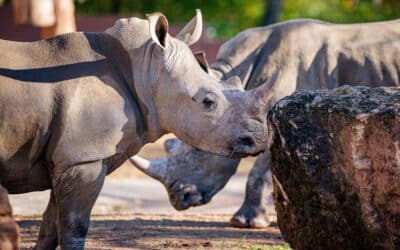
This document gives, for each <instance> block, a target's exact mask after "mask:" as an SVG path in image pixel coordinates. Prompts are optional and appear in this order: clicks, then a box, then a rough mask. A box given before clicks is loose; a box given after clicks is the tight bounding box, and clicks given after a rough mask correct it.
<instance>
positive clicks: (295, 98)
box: [268, 86, 400, 249]
mask: <svg viewBox="0 0 400 250" xmlns="http://www.w3.org/2000/svg"><path fill="white" fill-rule="evenodd" d="M268 122H269V125H268V126H269V132H270V133H269V138H270V140H269V142H270V145H269V146H270V151H271V159H270V160H271V167H272V173H273V184H274V200H275V206H276V211H277V219H278V224H279V227H280V229H281V231H282V235H283V236H284V238H285V240H287V241H288V242H289V243H290V245H291V247H292V248H294V249H400V88H383V87H381V88H367V87H350V86H343V87H340V88H337V89H333V90H320V91H305V92H299V93H295V94H293V95H291V96H288V97H285V98H283V99H282V100H280V101H279V102H278V103H276V105H275V106H274V107H273V108H272V109H271V111H270V112H269V114H268Z"/></svg>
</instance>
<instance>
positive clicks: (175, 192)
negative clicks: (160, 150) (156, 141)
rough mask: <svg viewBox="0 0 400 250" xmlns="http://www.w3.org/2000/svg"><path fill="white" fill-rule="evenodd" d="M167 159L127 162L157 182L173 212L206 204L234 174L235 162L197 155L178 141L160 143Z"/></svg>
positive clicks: (142, 159) (198, 152)
mask: <svg viewBox="0 0 400 250" xmlns="http://www.w3.org/2000/svg"><path fill="white" fill-rule="evenodd" d="M164 147H165V149H166V150H167V152H168V157H164V158H161V159H158V160H146V159H144V158H141V157H140V156H134V157H131V158H130V160H131V162H132V163H133V164H134V165H135V166H136V167H138V168H139V169H140V170H142V171H143V172H144V173H146V174H147V175H150V176H151V177H153V178H155V179H157V180H159V181H160V182H162V183H163V184H164V186H165V188H166V189H167V191H168V195H169V199H170V202H171V204H172V205H173V207H174V208H175V209H177V210H183V209H187V208H189V207H190V206H199V205H203V204H206V203H208V202H209V201H210V200H211V198H212V197H213V196H214V195H215V194H216V193H218V191H220V190H221V189H222V188H223V187H224V186H225V184H226V183H227V182H228V180H229V178H230V177H231V176H232V175H233V174H234V173H235V172H236V168H237V165H238V162H239V159H232V158H226V157H222V156H217V155H213V154H210V153H207V152H204V151H200V150H198V149H196V148H194V147H191V146H189V145H187V144H185V143H183V142H181V141H180V140H178V139H168V140H166V141H165V143H164Z"/></svg>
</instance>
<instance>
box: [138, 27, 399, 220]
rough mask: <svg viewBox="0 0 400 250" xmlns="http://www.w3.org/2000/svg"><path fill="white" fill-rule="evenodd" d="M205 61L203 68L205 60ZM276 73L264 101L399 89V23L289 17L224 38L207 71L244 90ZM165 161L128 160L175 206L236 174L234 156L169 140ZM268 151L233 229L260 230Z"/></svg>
mask: <svg viewBox="0 0 400 250" xmlns="http://www.w3.org/2000/svg"><path fill="white" fill-rule="evenodd" d="M204 65H206V64H205V63H204ZM278 68H279V69H280V71H281V76H280V78H279V79H278V80H277V86H276V87H275V88H274V89H273V90H272V91H273V93H270V94H271V95H272V97H271V103H270V105H272V104H274V102H275V101H276V100H279V99H281V98H282V97H284V96H287V95H290V94H292V93H293V92H294V91H295V90H306V89H308V90H312V89H326V88H335V87H338V86H340V85H343V84H351V85H368V86H399V83H400V20H395V21H389V22H377V23H365V24H343V25H335V24H330V23H326V22H321V21H317V20H294V21H289V22H283V23H279V24H275V25H270V26H266V27H260V28H255V29H249V30H246V31H243V32H241V33H239V34H238V35H237V36H236V37H235V38H233V39H231V40H229V41H227V42H226V43H224V44H223V45H222V46H221V48H220V50H219V52H218V55H217V60H216V62H215V63H214V64H212V66H211V69H210V72H211V74H213V75H216V76H217V77H220V78H222V79H225V78H228V77H230V76H231V75H238V76H239V77H240V78H241V80H242V82H243V84H244V85H245V87H246V89H251V88H255V87H257V86H259V85H260V84H261V83H262V82H264V81H265V80H266V79H269V78H270V77H271V76H272V74H273V72H275V71H276V69H278ZM165 147H166V149H167V151H168V153H169V156H168V157H167V158H163V159H160V160H154V161H147V160H145V159H142V158H140V157H138V156H135V157H133V158H132V159H131V160H132V162H133V163H134V164H135V165H137V166H138V167H139V168H140V169H142V170H143V171H144V172H145V173H147V174H149V175H150V176H152V177H154V178H156V179H158V180H160V181H161V182H162V183H163V184H164V186H165V187H166V189H167V190H168V194H169V198H170V201H171V203H172V205H173V206H174V207H175V208H176V209H178V210H182V209H186V208H188V207H190V206H197V205H202V204H206V203H207V202H209V201H210V200H211V198H212V197H213V195H215V194H216V193H217V192H218V191H219V190H221V189H222V188H223V187H224V185H225V184H226V183H227V181H228V180H229V178H230V177H231V176H232V175H233V174H234V173H235V171H236V168H237V165H238V163H239V160H237V159H230V158H226V157H220V156H215V155H212V154H209V153H205V152H202V151H200V150H198V149H196V148H193V147H191V146H189V145H186V144H184V143H181V142H180V141H178V140H176V139H170V140H167V141H166V142H165ZM268 160H269V157H268V150H267V151H266V152H265V153H263V154H261V155H260V156H258V158H257V160H256V163H255V165H254V167H253V168H252V170H251V171H250V174H249V177H248V181H247V186H246V196H245V199H244V203H243V205H242V207H241V208H240V209H239V211H238V212H236V214H235V215H234V216H233V218H232V219H231V223H232V224H233V225H234V226H238V227H253V228H257V227H265V226H268V225H269V221H268V220H267V218H266V216H265V212H264V211H265V206H264V203H263V202H264V201H265V200H266V197H265V195H267V194H266V192H265V184H266V180H269V181H267V183H268V182H270V180H271V175H270V172H269V164H268Z"/></svg>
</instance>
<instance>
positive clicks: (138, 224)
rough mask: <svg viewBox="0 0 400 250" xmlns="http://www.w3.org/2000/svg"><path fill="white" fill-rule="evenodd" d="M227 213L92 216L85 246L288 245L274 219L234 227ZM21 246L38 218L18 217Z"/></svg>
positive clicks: (30, 241)
mask: <svg viewBox="0 0 400 250" xmlns="http://www.w3.org/2000/svg"><path fill="white" fill-rule="evenodd" d="M229 218H230V215H206V214H193V215H183V216H179V215H174V216H172V217H171V216H170V215H141V214H135V215H124V216H92V221H91V225H90V230H89V235H88V237H87V240H86V248H85V249H93V250H94V249H96V250H97V249H232V250H233V249H254V250H255V249H288V247H287V245H285V244H286V243H285V242H284V241H283V239H282V236H281V234H280V232H279V229H278V227H277V226H276V223H274V224H273V225H272V226H271V227H269V228H266V229H262V230H250V229H237V228H233V227H231V226H230V225H229V224H228V223H227V221H228V220H229ZM17 220H18V224H19V225H20V226H21V234H22V239H23V240H22V246H21V249H30V248H32V247H33V246H34V243H35V240H36V236H37V233H38V230H39V224H40V218H38V217H33V218H32V217H30V218H29V217H20V218H17Z"/></svg>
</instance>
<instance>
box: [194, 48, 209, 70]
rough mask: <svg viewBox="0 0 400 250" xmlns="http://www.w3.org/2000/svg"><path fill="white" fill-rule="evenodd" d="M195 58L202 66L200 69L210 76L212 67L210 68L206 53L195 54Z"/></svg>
mask: <svg viewBox="0 0 400 250" xmlns="http://www.w3.org/2000/svg"><path fill="white" fill-rule="evenodd" d="M194 57H195V58H196V60H197V62H198V63H199V64H200V67H201V68H202V69H204V71H205V72H207V73H208V74H210V67H209V66H208V62H207V58H206V53H204V51H200V52H196V53H194Z"/></svg>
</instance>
